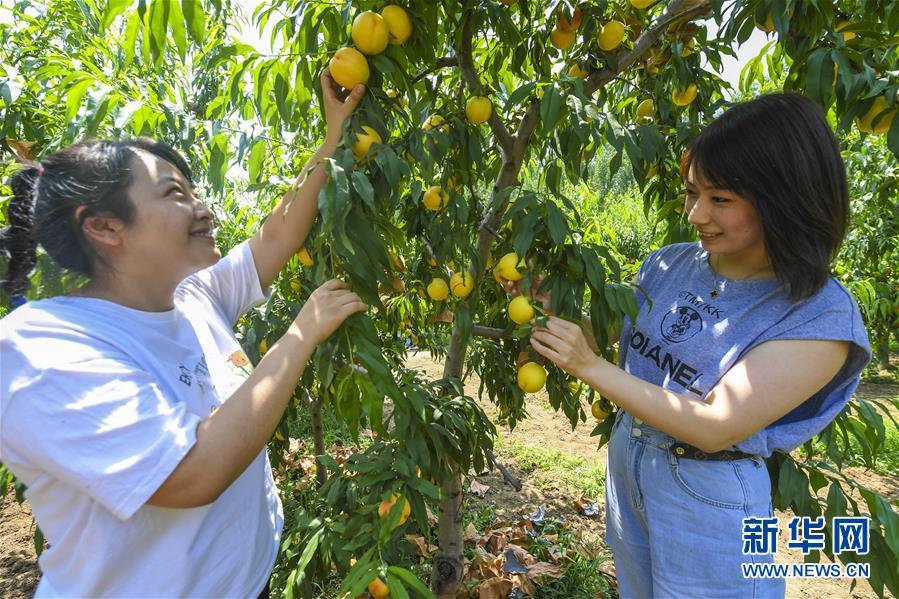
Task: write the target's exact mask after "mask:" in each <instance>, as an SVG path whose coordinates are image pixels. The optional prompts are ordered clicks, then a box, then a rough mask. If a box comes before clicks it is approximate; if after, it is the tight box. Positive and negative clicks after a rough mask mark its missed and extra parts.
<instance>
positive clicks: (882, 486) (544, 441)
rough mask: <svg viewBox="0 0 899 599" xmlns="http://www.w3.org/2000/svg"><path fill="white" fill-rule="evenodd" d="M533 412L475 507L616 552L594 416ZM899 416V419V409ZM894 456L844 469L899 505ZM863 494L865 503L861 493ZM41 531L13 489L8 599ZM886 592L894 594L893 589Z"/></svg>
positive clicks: (889, 391) (1, 544)
mask: <svg viewBox="0 0 899 599" xmlns="http://www.w3.org/2000/svg"><path fill="white" fill-rule="evenodd" d="M891 364H892V365H893V366H894V368H899V355H895V354H894V355H892V356H891ZM407 366H409V367H410V368H417V369H419V370H422V371H424V372H425V373H426V374H427V375H428V376H429V377H431V378H439V377H440V376H441V373H442V372H443V364H442V363H441V362H437V361H434V360H432V359H431V357H430V355H428V354H426V353H416V354H410V356H409V359H408V361H407ZM893 372H894V373H895V372H896V371H895V370H894V371H893ZM478 384H479V381H478V379H477V376H476V375H473V376H472V377H471V378H470V379H469V380H468V381H467V382H466V384H465V390H466V393H467V394H468V395H470V396H472V397H476V396H477V389H478ZM856 396H857V397H861V398H865V399H887V398H893V397H899V383H897V377H896V375H895V374H893V375H892V377H889V376H887V377H875V378H874V379H872V380H870V381H868V382H864V383H862V384H861V385H859V388H858V390H857V392H856ZM482 405H483V407H484V409H485V410H486V411H487V413H488V414H489V415H490V416H491V417H492V416H494V414H495V410H494V409H493V405H492V404H490V403H489V402H487V401H484V402H482ZM527 410H528V413H529V416H530V417H529V418H527V419H525V420H524V421H522V422H521V423H519V424H518V426H516V428H515V430H513V431H509V430H508V427H503V426H501V425H498V426H497V429H498V431H499V438H498V440H497V444H496V456H497V459H498V460H499V461H500V462H501V463H502V464H503V465H504V466H506V467H507V468H508V469H509V470H510V471H511V473H512V474H513V475H514V476H516V477H518V478H519V479H520V480H521V482H522V483H523V488H522V490H521V491H520V492H518V491H515V490H514V489H512V488H511V486H510V485H508V484H506V483H505V482H504V481H503V477H502V475H501V474H500V472H499V471H495V472H491V473H489V474H486V475H484V476H478V477H476V480H477V482H478V483H480V484H482V485H486V486H487V487H488V489H487V491H486V492H485V494H484V496H483V497H480V498H479V497H475V496H473V495H471V494H470V493H469V494H467V498H468V503H467V505H468V508H469V510H474V511H489V512H493V513H495V515H496V518H498V519H505V518H509V519H515V518H517V517H518V516H521V515H526V514H532V513H534V512H536V510H537V509H538V508H539V507H541V506H542V507H543V508H545V510H546V515H547V516H548V517H562V518H564V519H565V521H566V522H567V525H568V526H569V527H570V528H571V529H572V530H574V531H575V532H576V533H577V534H578V535H580V536H581V537H582V539H583V540H584V542H585V543H586V544H587V545H588V546H594V547H596V548H597V550H598V551H600V552H606V553H608V551H609V550H608V548H607V547H606V546H605V544H604V543H603V542H602V540H601V539H602V536H603V533H604V531H605V523H604V518H603V516H602V509H600V515H599V516H597V517H592V518H591V517H586V516H581V515H579V514H577V513H576V512H575V510H574V508H573V507H572V504H573V502H574V501H575V500H576V499H578V498H579V497H581V496H582V495H586V496H587V497H588V498H589V499H592V500H594V501H596V502H597V504H598V505H599V506H600V508H601V507H602V503H603V483H604V479H605V461H606V450H605V448H602V449H600V450H598V451H597V449H596V440H595V439H594V438H592V437H590V430H591V429H592V426H593V425H592V422H593V421H592V419H591V420H589V421H588V422H585V423H581V424H580V425H579V426H578V427H577V428H576V429H575V430H574V431H572V430H571V427H570V425H569V423H568V421H567V419H565V417H564V416H563V415H562V414H557V413H555V412H553V411H552V409H551V408H550V406H549V402H548V399H547V396H546V393H545V392H541V393H538V394H534V395H530V396H528V398H527ZM896 416H897V417H899V414H896ZM893 435H894V437H893V438H894V439H895V438H897V437H899V433H897V432H894V433H893ZM894 442H895V441H894ZM897 452H899V446H897V447H893V453H897ZM888 459H889V460H891V461H890V466H888V467H887V470H882V469H879V470H881V471H874V470H868V471H866V470H865V469H864V468H861V467H848V468H845V469H844V471H845V472H846V473H847V474H848V475H849V476H851V477H853V478H855V479H856V480H858V481H859V482H861V483H862V484H864V485H866V486H867V487H869V488H870V489H872V490H874V491H876V492H878V493H880V494H881V495H883V496H884V497H885V498H886V499H887V500H888V501H890V502H891V503H893V504H894V505H895V504H896V502H897V501H899V476H897V474H899V472H897V470H896V468H897V463H899V455H891V456H890V457H888ZM856 499H858V500H861V498H860V497H856ZM778 516H779V518H780V521H781V539H780V541H779V543H778V545H779V547H782V548H783V547H786V542H787V536H786V532H785V528H786V527H785V525H784V524H785V522H786V521H787V520H788V518H789V517H790V516H791V514H788V513H783V512H780V513H778ZM33 532H34V525H33V522H32V519H31V510H30V508H29V506H28V504H27V502H26V503H24V504H23V505H19V504H18V503H17V502H16V500H15V497H14V495H13V494H12V493H9V494H7V496H6V497H4V498H3V499H2V501H0V597H4V598H8V599H17V598H27V597H31V596H32V595H33V594H34V589H35V587H36V585H37V583H38V580H39V578H40V572H39V571H38V568H37V560H36V556H35V551H34V540H33ZM777 561H779V562H784V563H801V562H802V561H803V560H802V553H801V552H800V551H796V550H786V551H783V550H781V551H779V552H778V554H777ZM822 561H823V562H827V558H826V557H822ZM607 565H608V571H609V572H610V573H611V572H614V568H613V567H612V563H611V561H609V562H608V563H607ZM538 593H539V590H538ZM538 596H539V595H538ZM787 597H791V598H802V599H806V598H808V599H819V598H822V597H853V598H864V599H869V598H870V599H873V598H875V597H876V595H875V593H874V592H872V591H871V590H870V588H868V587H867V586H865V585H857V586H856V588H855V589H850V581H848V580H811V579H808V580H790V581H788V583H787ZM886 597H892V595H890V594H889V593H888V592H887V594H886Z"/></svg>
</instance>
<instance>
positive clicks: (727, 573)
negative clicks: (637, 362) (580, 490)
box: [606, 410, 786, 599]
mask: <svg viewBox="0 0 899 599" xmlns="http://www.w3.org/2000/svg"><path fill="white" fill-rule="evenodd" d="M673 442H674V439H673V438H672V437H670V436H668V435H666V434H665V433H663V432H661V431H659V430H657V429H654V428H652V427H651V426H649V425H648V424H644V423H642V422H640V421H638V420H636V419H634V418H633V417H632V416H631V415H630V414H628V413H626V412H624V411H623V410H621V411H619V414H618V419H617V421H616V422H615V427H614V428H613V430H612V438H611V441H610V442H609V459H608V465H607V470H606V472H607V474H606V541H607V542H608V543H609V545H610V546H611V547H612V552H613V554H614V557H615V570H616V573H617V575H618V591H619V593H620V595H621V598H622V599H630V598H639V599H644V598H646V599H648V598H650V597H677V598H685V597H690V598H692V597H709V598H710V599H711V598H714V599H723V598H725V597H733V598H734V599H750V598H768V597H783V596H784V593H785V591H786V583H785V581H784V580H783V579H751V578H743V574H742V571H741V568H740V564H741V563H749V562H755V563H771V562H773V558H772V556H770V555H765V556H759V555H743V552H742V550H743V542H742V532H743V518H746V517H770V516H772V515H773V511H772V506H771V481H770V479H769V478H768V470H767V469H766V468H765V463H764V460H763V459H762V458H759V457H753V458H750V459H744V460H734V461H711V460H694V459H687V458H681V457H678V456H677V455H676V454H675V453H674V451H673V450H669V447H670V445H671V443H673Z"/></svg>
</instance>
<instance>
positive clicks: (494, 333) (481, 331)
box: [471, 324, 512, 339]
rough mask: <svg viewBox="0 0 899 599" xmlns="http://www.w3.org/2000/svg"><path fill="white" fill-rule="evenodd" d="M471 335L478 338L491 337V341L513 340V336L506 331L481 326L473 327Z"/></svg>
mask: <svg viewBox="0 0 899 599" xmlns="http://www.w3.org/2000/svg"><path fill="white" fill-rule="evenodd" d="M471 334H472V335H475V336H477V337H489V338H491V339H511V338H512V335H510V334H508V333H506V331H505V330H504V329H497V328H494V327H485V326H483V325H480V324H476V325H472V327H471Z"/></svg>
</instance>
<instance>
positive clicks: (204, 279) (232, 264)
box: [177, 241, 269, 326]
mask: <svg viewBox="0 0 899 599" xmlns="http://www.w3.org/2000/svg"><path fill="white" fill-rule="evenodd" d="M177 293H179V294H181V295H182V296H184V295H188V294H189V295H193V296H194V297H195V298H196V299H198V300H200V301H205V302H208V303H210V304H211V307H212V308H213V309H215V310H217V311H218V312H219V314H220V315H221V317H222V319H223V320H225V322H227V323H229V324H230V325H231V326H233V325H234V323H236V322H237V319H239V318H240V317H241V316H242V315H243V314H244V313H245V312H246V311H247V310H249V309H250V308H252V307H253V306H255V305H256V304H258V303H259V302H262V301H264V300H265V299H267V298H268V297H269V292H268V291H266V290H263V289H262V286H261V285H260V283H259V273H258V272H257V271H256V262H255V261H254V260H253V251H252V249H251V248H250V242H249V241H244V242H242V243H239V244H238V245H236V246H234V247H233V248H232V249H231V251H230V252H228V254H227V255H226V256H224V257H223V258H222V259H221V260H219V261H218V262H217V263H216V264H214V265H213V266H210V267H209V268H206V269H204V270H201V271H199V272H197V273H195V274H193V275H191V276H189V277H187V278H186V279H184V281H182V282H181V284H180V285H179V286H178V291H177Z"/></svg>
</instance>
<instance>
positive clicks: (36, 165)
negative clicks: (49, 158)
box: [34, 162, 44, 175]
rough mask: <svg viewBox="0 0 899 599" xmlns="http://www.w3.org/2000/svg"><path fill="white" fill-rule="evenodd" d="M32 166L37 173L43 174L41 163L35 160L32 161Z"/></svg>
mask: <svg viewBox="0 0 899 599" xmlns="http://www.w3.org/2000/svg"><path fill="white" fill-rule="evenodd" d="M34 168H36V169H37V174H38V175H43V174H44V165H43V164H41V163H40V162H35V163H34Z"/></svg>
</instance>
